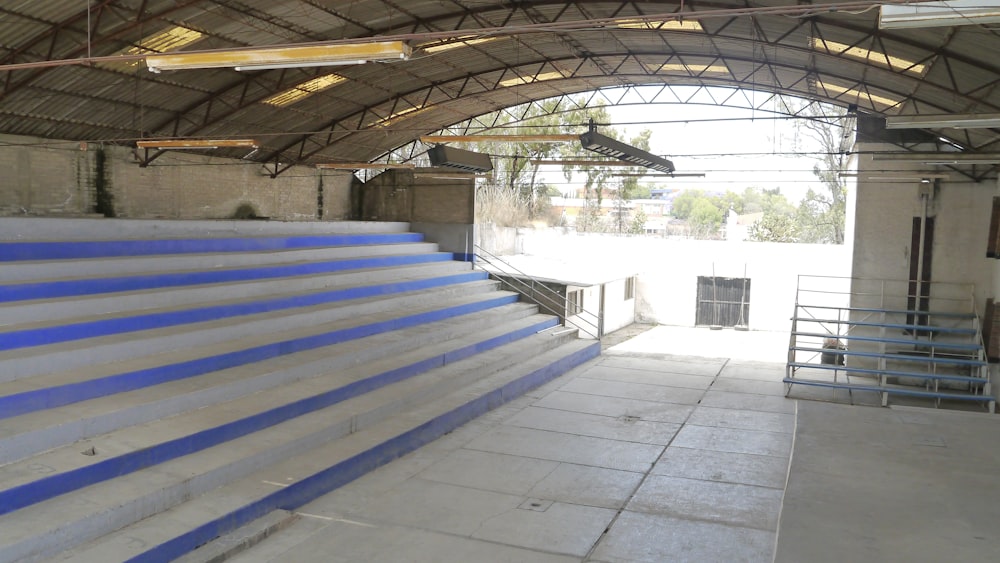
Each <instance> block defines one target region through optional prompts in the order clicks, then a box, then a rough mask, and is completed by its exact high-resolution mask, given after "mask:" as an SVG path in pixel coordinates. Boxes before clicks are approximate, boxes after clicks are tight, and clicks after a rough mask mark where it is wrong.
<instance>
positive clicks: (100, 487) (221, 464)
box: [0, 335, 578, 561]
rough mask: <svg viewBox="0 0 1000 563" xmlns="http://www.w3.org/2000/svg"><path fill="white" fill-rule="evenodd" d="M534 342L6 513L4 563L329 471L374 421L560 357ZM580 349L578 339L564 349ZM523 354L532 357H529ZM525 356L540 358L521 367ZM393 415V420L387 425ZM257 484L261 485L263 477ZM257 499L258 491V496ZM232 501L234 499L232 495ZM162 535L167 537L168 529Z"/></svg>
mask: <svg viewBox="0 0 1000 563" xmlns="http://www.w3.org/2000/svg"><path fill="white" fill-rule="evenodd" d="M546 338H549V339H551V338H553V337H551V336H546V335H538V336H537V337H536V338H535V339H532V340H544V339H546ZM535 344H536V342H527V341H520V342H517V343H514V344H512V345H509V346H505V347H503V348H500V349H497V350H492V351H489V352H486V353H483V354H479V355H477V356H475V357H472V358H469V359H468V360H465V361H462V362H457V363H455V364H451V365H449V366H445V367H444V368H441V369H438V370H434V371H433V372H431V373H428V374H425V375H424V376H422V377H417V378H413V379H409V380H406V381H402V382H399V383H397V384H394V385H391V386H388V387H383V388H381V389H378V390H375V391H372V392H370V393H367V394H365V395H363V396H361V397H357V398H355V399H351V400H349V401H345V402H343V403H339V404H337V405H334V406H332V407H329V408H327V409H324V410H322V411H319V412H315V413H312V414H309V415H305V416H302V417H299V418H296V419H294V420H290V421H287V422H284V423H282V424H279V425H277V426H274V427H271V428H268V429H266V430H263V431H260V432H257V433H255V434H253V435H250V436H245V437H242V438H239V439H236V440H232V441H230V442H227V443H225V444H222V445H219V446H216V447H214V448H210V449H208V450H204V451H201V452H197V453H195V454H192V455H189V456H186V457H184V458H182V459H178V460H173V461H170V462H167V463H164V464H161V465H158V466H155V467H150V468H147V469H144V470H142V471H138V472H136V473H132V474H129V475H125V476H122V477H120V478H117V479H114V480H112V481H109V482H105V483H101V484H97V485H93V486H90V487H87V488H86V489H83V490H79V491H76V492H73V493H69V494H66V495H63V496H61V497H57V498H55V499H52V500H50V501H46V502H43V503H40V504H37V505H34V506H31V507H28V508H25V509H23V510H20V511H17V512H15V513H11V514H7V515H4V516H2V517H0V561H15V560H18V559H20V558H31V557H35V556H41V557H47V556H51V555H54V554H55V553H58V551H60V550H62V549H66V548H69V547H72V545H74V544H75V543H77V542H78V541H81V540H84V539H86V538H92V539H93V538H97V537H99V536H101V535H104V534H107V533H110V532H111V531H113V530H115V529H118V528H121V527H124V526H128V525H130V524H133V523H135V522H138V521H139V520H142V519H144V518H149V517H151V516H153V515H155V514H157V513H160V512H162V511H163V510H165V509H167V508H169V507H172V506H176V505H178V504H181V503H183V502H185V501H188V500H189V499H192V498H194V497H196V496H197V495H202V494H204V493H206V492H208V491H211V490H212V489H215V488H216V487H221V486H223V485H226V484H229V483H231V482H233V481H235V480H238V479H243V478H244V477H247V476H249V475H253V474H255V473H256V474H258V475H259V474H261V472H262V469H263V468H265V467H268V466H271V465H275V464H277V465H278V466H281V467H282V468H283V469H281V470H277V469H275V470H274V472H273V473H269V474H279V473H280V474H282V475H283V476H282V477H281V481H278V482H283V480H284V479H285V477H287V475H296V474H299V475H301V474H302V470H303V469H305V467H302V466H300V467H299V470H298V471H297V472H293V473H287V469H284V468H285V467H286V466H287V464H288V463H289V460H294V461H298V462H299V463H298V464H296V465H299V464H302V463H306V464H307V465H306V467H308V465H309V464H315V463H317V462H320V460H323V462H325V463H326V465H325V466H326V467H329V466H330V465H331V464H332V463H331V462H335V461H336V460H337V458H338V456H337V454H336V450H337V449H338V448H337V446H338V445H339V444H340V442H341V440H336V441H334V442H332V443H331V440H334V439H335V438H338V437H341V436H346V435H348V434H352V433H354V435H355V436H357V433H358V432H359V431H360V430H362V429H364V428H367V427H368V426H370V425H373V424H377V425H378V426H380V427H382V426H383V425H386V427H388V428H395V427H396V425H397V424H398V422H395V421H399V420H406V418H405V417H407V414H402V415H400V414H397V413H400V412H406V413H408V414H409V416H410V418H413V417H416V418H424V417H426V413H421V414H419V415H415V414H410V413H413V412H414V408H415V407H416V406H417V405H420V404H422V403H425V402H427V401H432V402H433V403H435V404H448V403H447V401H443V400H441V399H436V398H437V397H439V396H441V395H442V394H444V393H445V392H446V390H447V391H448V394H447V397H458V398H459V399H460V400H462V401H464V400H466V399H467V398H468V396H469V394H473V393H478V390H477V391H474V390H473V389H475V387H474V386H475V384H476V383H477V382H479V381H480V380H481V379H483V378H484V376H486V377H487V378H488V379H491V380H492V379H493V378H489V376H488V374H494V373H496V370H495V369H493V368H492V367H491V366H492V365H494V364H497V365H504V364H506V365H505V366H504V367H506V366H509V365H511V364H513V365H514V366H515V367H513V368H509V369H508V370H504V371H502V372H500V373H503V374H507V378H512V377H514V375H510V374H514V373H522V372H523V370H525V369H530V367H531V366H532V365H534V363H535V362H538V361H541V360H542V359H548V358H552V357H553V356H552V354H555V355H559V354H561V352H549V353H541V354H538V353H537V352H536V349H535V348H534V347H533V345H535ZM574 345H576V341H574V342H572V343H569V344H566V345H565V346H574ZM577 346H578V345H577ZM522 350H523V351H527V352H528V353H522ZM557 350H559V349H557ZM525 357H530V358H532V360H529V361H528V362H525V363H522V362H523V360H524V358H525ZM501 369H502V368H501ZM501 379H504V378H501ZM470 386H471V387H470ZM459 389H461V390H459ZM416 412H419V410H417V411H416ZM387 418H388V419H389V420H385V419H387ZM383 421H384V422H383ZM348 441H350V442H351V443H352V445H353V444H354V442H355V440H350V437H348ZM331 447H333V448H334V449H333V451H331V450H330V448H331ZM297 456H300V457H297ZM251 482H256V479H252V480H251ZM272 488H273V486H272ZM241 489H242V488H241V487H237V488H236V489H235V491H234V490H232V489H228V487H227V490H220V494H221V495H222V496H221V498H216V499H213V500H212V501H210V502H211V504H212V505H214V506H217V507H223V506H227V505H231V504H232V503H234V502H237V503H244V502H246V500H247V496H246V494H245V492H250V491H243V490H241ZM250 493H251V494H256V491H252V492H250ZM234 494H235V496H230V495H234ZM213 496H217V495H213ZM237 498H238V499H239V500H237ZM196 500H199V501H201V499H196ZM158 520H159V521H160V522H159V524H155V523H154V525H153V528H157V527H161V526H165V525H166V524H167V522H168V521H169V520H170V517H166V518H163V519H158ZM178 524H180V525H181V526H185V527H186V526H188V525H189V524H190V525H197V523H196V521H190V522H183V523H178ZM170 529H171V530H172V529H173V527H170ZM163 531H167V528H164V530H163ZM167 533H170V532H167ZM76 555H77V556H78V557H81V559H80V560H95V561H97V560H101V561H111V560H122V559H124V557H122V558H119V557H118V556H115V555H110V554H108V556H109V557H111V558H110V559H106V558H104V557H105V556H104V555H103V554H101V553H100V552H88V551H83V552H81V553H77V554H76ZM29 560H30V559H29Z"/></svg>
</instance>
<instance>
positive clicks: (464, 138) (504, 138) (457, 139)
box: [420, 135, 580, 144]
mask: <svg viewBox="0 0 1000 563" xmlns="http://www.w3.org/2000/svg"><path fill="white" fill-rule="evenodd" d="M579 138H580V136H579V135H423V136H421V137H420V142H422V143H427V144H436V143H490V142H501V143H506V142H514V143H565V142H568V141H575V140H577V139H579Z"/></svg>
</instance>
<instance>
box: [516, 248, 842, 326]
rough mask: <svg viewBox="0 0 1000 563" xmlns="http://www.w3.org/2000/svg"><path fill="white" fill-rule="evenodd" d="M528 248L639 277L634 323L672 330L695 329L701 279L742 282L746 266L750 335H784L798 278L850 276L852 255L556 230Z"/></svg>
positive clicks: (829, 250) (838, 251)
mask: <svg viewBox="0 0 1000 563" xmlns="http://www.w3.org/2000/svg"><path fill="white" fill-rule="evenodd" d="M523 244H524V252H525V254H528V255H533V256H555V257H559V259H560V260H563V261H582V263H593V264H598V265H605V266H607V268H608V269H609V270H619V269H622V270H628V269H630V270H632V271H637V272H639V275H638V279H637V283H636V303H635V312H636V320H637V321H639V322H647V323H658V324H668V325H679V326H693V325H694V323H695V306H696V297H697V282H698V276H711V275H713V274H714V275H716V276H720V277H736V278H742V277H744V267H745V268H746V277H748V278H750V279H751V298H750V308H749V310H750V319H749V323H748V325H749V327H750V329H752V330H776V331H787V330H789V328H790V321H789V318H790V317H791V316H792V313H793V310H794V304H795V291H796V285H797V283H798V276H799V274H809V275H818V276H844V277H849V276H850V275H851V250H852V249H851V248H850V247H847V246H846V245H845V246H834V245H805V244H781V243H757V242H731V241H697V240H669V239H660V238H655V237H616V236H611V235H594V234H580V233H565V232H561V231H558V230H546V231H542V230H539V231H531V230H525V232H524V242H523ZM842 285H843V284H842Z"/></svg>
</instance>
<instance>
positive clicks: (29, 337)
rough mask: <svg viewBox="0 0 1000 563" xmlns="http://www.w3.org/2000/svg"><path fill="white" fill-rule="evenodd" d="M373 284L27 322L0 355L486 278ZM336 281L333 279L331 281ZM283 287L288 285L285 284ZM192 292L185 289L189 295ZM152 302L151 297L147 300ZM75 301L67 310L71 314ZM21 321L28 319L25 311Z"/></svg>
mask: <svg viewBox="0 0 1000 563" xmlns="http://www.w3.org/2000/svg"><path fill="white" fill-rule="evenodd" d="M365 273H368V274H369V275H370V276H371V277H372V278H374V279H372V280H365V282H363V283H362V282H354V283H353V284H350V285H349V286H345V285H344V282H342V281H337V283H335V284H334V285H332V286H331V287H328V288H327V289H323V290H319V291H307V292H302V291H296V292H294V293H289V292H288V291H287V289H286V290H285V292H284V293H276V294H272V295H268V296H258V297H253V298H237V299H225V300H220V301H213V302H201V303H196V304H186V305H173V306H168V307H159V308H154V309H140V310H128V311H115V312H110V313H108V312H106V313H97V314H93V313H92V314H87V315H79V316H64V317H63V318H60V319H57V320H44V321H33V322H32V321H31V320H28V319H26V320H25V321H24V322H19V323H17V324H13V325H7V326H4V327H2V328H0V350H11V349H15V348H29V347H32V346H38V345H42V344H53V343H56V342H66V341H71V340H79V339H83V338H96V337H99V336H106V335H113V334H122V333H132V332H139V331H147V330H154V329H158V328H167V327H171V326H177V325H191V324H196V323H200V322H205V321H216V320H222V319H228V318H235V317H242V318H245V319H252V318H253V317H254V315H261V314H271V313H280V312H282V311H287V312H295V311H300V310H305V309H307V308H309V307H323V306H327V305H337V304H340V303H343V302H346V301H351V300H359V299H364V298H371V297H380V296H385V295H392V294H396V293H404V292H414V291H422V290H427V289H433V288H439V287H448V286H453V285H457V284H462V283H466V282H475V281H481V280H485V279H486V275H485V274H484V273H483V272H477V271H471V270H470V269H468V268H466V269H465V270H464V271H457V272H454V273H452V272H447V273H441V274H438V273H433V272H432V274H431V275H427V274H426V273H425V272H423V271H420V272H418V273H413V272H408V271H406V270H393V271H377V272H372V271H366V272H365ZM334 281H336V280H334ZM284 282H285V287H286V288H287V287H288V286H289V285H290V284H289V280H287V279H286V280H284ZM192 289H194V288H189V291H191V290H192ZM147 297H152V295H147ZM78 306H79V303H78V302H75V303H72V304H71V305H68V306H67V307H65V308H67V309H76V308H77V307H78ZM24 316H27V317H29V319H30V312H25V314H24Z"/></svg>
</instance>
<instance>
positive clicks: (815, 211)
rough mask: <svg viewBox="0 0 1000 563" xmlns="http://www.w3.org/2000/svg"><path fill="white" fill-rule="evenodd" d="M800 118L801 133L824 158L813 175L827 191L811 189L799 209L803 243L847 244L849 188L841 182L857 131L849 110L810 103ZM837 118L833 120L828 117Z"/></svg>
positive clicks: (814, 168) (815, 167) (814, 169)
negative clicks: (841, 174) (845, 236)
mask: <svg viewBox="0 0 1000 563" xmlns="http://www.w3.org/2000/svg"><path fill="white" fill-rule="evenodd" d="M800 115H803V116H804V117H806V119H803V120H800V121H799V122H798V123H799V128H798V130H799V132H802V133H803V134H804V135H805V136H806V137H808V138H810V139H811V140H812V141H813V142H815V143H817V144H818V145H819V147H820V149H821V151H822V158H821V160H820V162H819V163H817V164H816V165H815V166H814V167H813V174H814V175H815V176H816V178H818V179H819V180H820V182H821V183H822V184H823V187H824V188H825V191H815V190H812V189H810V190H809V191H808V192H807V193H806V197H805V198H804V199H803V200H802V203H801V204H800V205H799V209H798V222H799V228H800V231H801V232H800V240H801V242H810V243H830V244H843V243H844V222H845V217H846V209H847V186H846V185H845V184H844V182H843V181H841V179H840V173H841V172H844V171H846V169H847V161H848V158H849V155H850V150H851V147H852V146H853V144H854V131H853V127H852V126H851V125H852V123H851V121H852V120H851V116H850V115H848V113H847V110H845V109H843V108H836V107H832V106H826V105H819V104H811V105H809V106H807V107H806V108H805V109H804V110H803V111H802V112H801V113H800ZM830 115H833V116H835V117H834V118H833V120H832V121H831V120H830V119H829V118H826V117H825V116H830Z"/></svg>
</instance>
